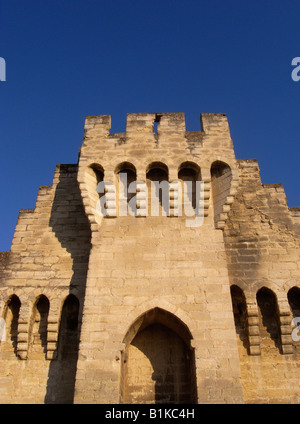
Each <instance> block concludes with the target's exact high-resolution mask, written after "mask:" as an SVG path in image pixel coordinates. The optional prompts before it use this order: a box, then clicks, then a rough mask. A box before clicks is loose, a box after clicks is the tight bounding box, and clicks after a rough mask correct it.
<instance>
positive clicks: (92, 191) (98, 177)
mask: <svg viewBox="0 0 300 424" xmlns="http://www.w3.org/2000/svg"><path fill="white" fill-rule="evenodd" d="M103 179H104V169H103V167H102V166H101V165H99V164H98V163H93V164H91V165H90V166H88V167H87V169H86V172H85V183H86V187H87V190H88V194H89V197H90V200H91V204H92V205H93V207H94V208H96V204H97V202H98V200H99V198H101V197H102V196H103V195H104V192H103V193H98V192H97V186H98V184H99V183H100V182H102V181H103Z"/></svg>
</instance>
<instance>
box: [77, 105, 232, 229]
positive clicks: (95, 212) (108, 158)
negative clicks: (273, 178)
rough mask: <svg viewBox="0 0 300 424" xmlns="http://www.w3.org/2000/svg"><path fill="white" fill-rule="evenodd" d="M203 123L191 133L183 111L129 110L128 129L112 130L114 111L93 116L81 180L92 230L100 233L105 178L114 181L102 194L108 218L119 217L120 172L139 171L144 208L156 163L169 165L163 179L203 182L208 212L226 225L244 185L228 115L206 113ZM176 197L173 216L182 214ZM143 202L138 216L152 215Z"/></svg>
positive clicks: (82, 156) (88, 124)
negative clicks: (115, 203) (145, 192)
mask: <svg viewBox="0 0 300 424" xmlns="http://www.w3.org/2000/svg"><path fill="white" fill-rule="evenodd" d="M201 125H202V131H187V130H186V124H185V117H184V114H183V113H129V114H127V120H126V131H125V132H122V133H110V128H111V118H110V116H109V115H100V116H89V117H87V118H86V122H85V132H84V140H83V144H82V147H81V149H80V157H79V168H78V182H79V187H80V191H81V196H82V199H83V204H84V206H85V211H86V215H87V216H88V218H89V221H90V224H91V226H92V227H91V228H92V231H97V229H98V228H99V225H100V224H101V222H102V220H103V216H102V215H101V214H99V194H100V193H97V187H99V182H100V183H101V182H109V183H111V184H108V185H107V186H106V187H105V188H103V191H102V193H101V194H102V195H105V196H106V198H105V201H104V200H103V204H102V209H105V213H104V216H105V217H106V218H108V217H109V218H114V217H117V216H118V210H117V209H118V208H117V207H115V206H112V205H113V201H114V199H115V193H114V190H115V191H117V190H118V186H119V176H118V175H119V173H120V172H127V171H128V170H130V172H131V173H132V172H133V173H134V176H133V178H134V179H135V181H136V182H137V187H138V190H137V191H136V192H135V194H136V196H137V200H138V202H137V205H140V206H142V207H143V205H145V202H144V201H143V199H144V197H143V194H142V191H143V184H145V185H147V180H148V179H149V178H148V177H149V175H148V171H149V169H150V168H151V169H152V170H153V169H155V166H156V164H162V165H159V166H158V168H157V169H160V170H162V168H164V172H165V175H164V177H161V178H164V180H166V181H168V182H169V183H170V184H171V183H173V185H174V182H175V181H180V180H182V178H183V179H184V181H188V175H190V177H191V179H192V178H194V179H195V181H199V182H200V181H201V182H202V186H201V188H202V190H203V192H202V194H201V201H202V205H201V207H202V209H203V212H202V213H203V216H204V217H205V218H207V217H209V216H211V217H213V221H214V225H215V227H216V228H217V229H223V228H224V226H225V222H226V220H227V217H228V213H229V211H230V207H231V204H232V202H233V199H234V195H235V193H236V187H237V185H238V169H237V163H236V159H235V155H234V150H233V143H232V140H231V136H230V131H229V126H228V120H227V117H226V115H225V114H213V113H204V114H201ZM183 168H184V169H185V171H186V172H185V173H186V175H184V176H183V174H184V173H183V171H182V170H183ZM196 169H197V172H196V171H195V170H196ZM180 173H181V175H180ZM224 173H225V174H226V176H225V177H224ZM152 174H153V175H154V174H155V172H154V171H153V172H152ZM157 177H158V173H157ZM114 187H115V189H114ZM174 196H175V197H174ZM176 199H178V195H177V194H176V190H175V194H174V192H172V194H170V198H169V201H170V207H171V209H172V208H173V209H172V210H170V214H169V215H170V216H174V215H176V213H175V214H174V204H176ZM97 205H98V206H97ZM140 206H137V207H138V209H139V211H138V213H137V216H144V217H145V216H147V214H146V213H145V211H143V210H141V207H140ZM175 209H176V207H175Z"/></svg>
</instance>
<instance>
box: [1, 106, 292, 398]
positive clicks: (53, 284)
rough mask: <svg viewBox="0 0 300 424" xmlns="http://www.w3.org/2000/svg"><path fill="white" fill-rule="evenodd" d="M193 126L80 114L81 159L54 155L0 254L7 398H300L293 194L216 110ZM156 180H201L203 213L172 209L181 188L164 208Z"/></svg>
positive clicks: (169, 118)
mask: <svg viewBox="0 0 300 424" xmlns="http://www.w3.org/2000/svg"><path fill="white" fill-rule="evenodd" d="M201 126H202V128H201V129H202V130H201V131H186V127H185V119H184V115H183V114H182V113H137V114H133V113H130V114H128V115H127V123H126V132H124V133H114V134H112V133H110V127H111V122H110V116H108V115H105V116H90V117H87V118H86V122H85V131H84V140H83V144H82V147H81V149H80V154H79V160H78V163H77V164H74V165H58V166H57V167H56V170H55V175H54V180H53V184H52V186H42V187H40V190H39V194H38V198H37V203H36V207H35V209H34V210H21V212H20V215H19V219H18V223H17V226H16V231H15V235H14V239H13V242H12V247H11V251H10V252H3V253H2V254H1V265H0V277H1V283H0V296H1V297H0V301H1V303H0V313H1V314H2V315H1V317H2V322H3V323H5V337H4V336H3V337H2V341H1V345H0V363H1V367H0V401H1V402H38V403H42V402H45V403H72V402H75V403H118V402H121V403H175V404H177V403H220V402H221V403H243V402H254V403H255V402H288V403H296V402H299V396H298V393H299V381H300V371H299V369H298V367H297V359H298V355H299V351H298V343H297V340H296V339H295V337H293V338H292V336H291V335H292V330H293V328H292V327H291V321H292V318H293V316H298V315H299V314H300V288H299V287H300V286H299V281H300V269H299V267H300V265H299V264H300V261H299V233H300V209H298V208H288V206H287V202H286V197H285V193H284V190H283V187H282V186H281V185H280V184H273V185H263V184H262V182H261V180H260V175H259V168H258V164H257V161H256V160H254V159H250V160H237V159H236V157H235V153H234V149H233V144H232V140H231V136H230V131H229V127H228V121H227V117H226V115H225V114H211V113H205V114H202V115H201ZM121 175H125V176H126V180H127V185H126V187H124V185H123V180H122V179H121ZM154 181H158V182H161V183H162V182H163V181H168V182H169V183H174V182H177V184H178V185H177V187H179V188H182V189H184V188H185V187H186V186H187V185H188V184H187V182H191V186H192V187H193V190H192V192H191V193H190V194H189V195H188V199H189V200H190V203H191V204H193V205H194V206H195V195H196V189H195V188H196V187H197V182H199V183H200V182H201V184H199V186H201V188H202V191H201V199H200V202H201V213H202V215H201V220H200V221H199V222H200V224H199V225H192V224H191V222H194V221H193V220H194V219H195V217H193V216H187V215H186V214H185V211H183V213H182V214H180V213H179V214H178V208H179V206H178V205H179V198H180V196H179V194H180V192H181V189H178V190H177V191H176V190H175V189H174V190H170V191H169V192H168V211H167V213H166V210H165V205H164V203H163V199H162V197H163V196H162V195H161V192H160V191H157V190H154V189H153V187H154V185H153V182H154ZM104 182H105V183H107V182H109V184H106V185H105V187H104V189H103V190H102V189H99V187H102V185H101V183H104ZM133 182H136V185H135V186H134V184H131V183H133ZM99 183H100V184H99ZM151 183H152V184H151ZM129 186H130V187H131V189H129V194H128V198H127V200H126V199H125V200H124V199H123V200H122V205H121V203H120V202H115V201H114V200H115V198H116V194H118V193H124V192H126V189H127V188H129ZM132 187H133V188H134V189H132ZM161 187H163V183H162V184H161ZM145 189H146V192H145ZM161 191H163V190H161ZM182 192H183V193H184V190H183V191H182ZM145 193H148V196H146V195H145ZM150 194H151V195H150ZM164 195H165V193H164ZM151 197H152V199H153V198H154V199H155V197H156V198H157V199H158V200H157V203H156V204H157V206H158V209H157V213H156V214H153V213H152V214H151V208H152V204H151ZM99 205H100V206H99ZM133 205H134V207H136V211H135V212H134V213H133V210H132V207H133ZM153 215H155V216H153ZM178 215H179V216H178ZM299 316H300V315H299ZM295 330H296V333H297V328H296V329H295ZM293 339H294V340H293Z"/></svg>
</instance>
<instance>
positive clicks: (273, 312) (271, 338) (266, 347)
mask: <svg viewBox="0 0 300 424" xmlns="http://www.w3.org/2000/svg"><path fill="white" fill-rule="evenodd" d="M256 299H257V305H258V310H259V314H258V317H259V330H260V337H261V352H262V354H263V352H265V353H266V354H269V353H270V351H272V350H274V346H275V347H276V348H277V349H278V350H279V352H280V353H281V350H282V349H281V331H280V319H279V307H278V302H277V297H276V295H275V293H274V292H273V291H272V290H270V289H269V288H267V287H262V288H261V289H260V290H258V292H257V294H256Z"/></svg>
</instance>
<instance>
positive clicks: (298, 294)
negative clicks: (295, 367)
mask: <svg viewBox="0 0 300 424" xmlns="http://www.w3.org/2000/svg"><path fill="white" fill-rule="evenodd" d="M231 299H232V307H233V314H234V320H235V326H236V330H237V333H238V334H239V335H240V338H241V340H242V341H243V345H244V347H245V349H246V350H247V353H248V354H249V355H260V354H261V342H262V328H264V331H265V332H266V333H267V334H268V337H269V338H271V339H272V340H273V342H274V346H275V347H276V348H277V349H278V351H279V353H281V354H293V353H294V352H295V348H296V346H297V341H296V340H295V339H294V340H293V337H292V332H293V329H294V330H295V331H297V328H296V326H295V325H294V322H293V319H294V318H297V317H300V288H299V287H297V286H294V287H291V288H290V289H289V290H288V291H287V293H286V296H285V297H283V298H280V299H279V298H278V296H277V295H276V293H275V292H274V291H273V290H271V289H270V288H269V287H265V286H263V287H261V288H259V289H258V290H257V292H256V294H255V296H253V295H251V296H250V295H249V293H245V292H244V291H243V289H242V288H241V287H239V286H238V285H235V284H234V285H232V286H231ZM299 322H300V318H299ZM299 335H300V333H299Z"/></svg>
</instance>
